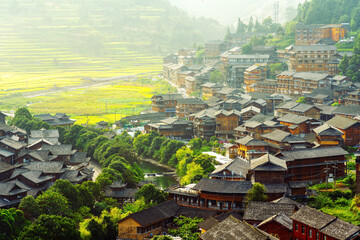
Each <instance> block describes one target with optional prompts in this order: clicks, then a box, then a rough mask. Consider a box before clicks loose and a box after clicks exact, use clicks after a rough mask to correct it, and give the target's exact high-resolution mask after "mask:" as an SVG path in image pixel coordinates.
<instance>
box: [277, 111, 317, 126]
mask: <svg viewBox="0 0 360 240" xmlns="http://www.w3.org/2000/svg"><path fill="white" fill-rule="evenodd" d="M310 119H311V118H310V117H305V116H300V115H297V114H292V113H289V114H286V115H285V116H283V117H281V118H278V119H277V120H278V121H281V122H287V123H293V124H300V123H303V122H306V121H308V120H310Z"/></svg>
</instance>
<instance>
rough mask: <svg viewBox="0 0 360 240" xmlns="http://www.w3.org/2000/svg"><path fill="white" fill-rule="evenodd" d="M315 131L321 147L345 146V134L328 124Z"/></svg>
mask: <svg viewBox="0 0 360 240" xmlns="http://www.w3.org/2000/svg"><path fill="white" fill-rule="evenodd" d="M313 131H314V133H315V134H316V142H317V143H318V144H319V145H320V146H321V147H336V146H341V145H343V144H344V139H343V138H342V136H343V135H344V133H343V132H341V131H340V130H338V129H336V128H334V127H332V126H329V125H328V124H327V123H325V124H323V125H321V126H319V127H317V128H315V129H314V130H313Z"/></svg>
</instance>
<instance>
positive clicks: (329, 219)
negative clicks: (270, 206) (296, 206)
mask: <svg viewBox="0 0 360 240" xmlns="http://www.w3.org/2000/svg"><path fill="white" fill-rule="evenodd" d="M291 218H292V219H293V233H294V235H293V236H294V238H295V239H299V240H305V239H327V240H355V239H359V234H360V227H358V226H356V225H353V224H351V223H348V222H345V221H343V220H341V219H339V218H337V217H335V216H332V215H329V214H327V213H324V212H322V211H319V210H316V209H313V208H310V207H308V206H305V207H302V208H301V209H300V210H299V211H297V212H296V213H294V215H292V216H291Z"/></svg>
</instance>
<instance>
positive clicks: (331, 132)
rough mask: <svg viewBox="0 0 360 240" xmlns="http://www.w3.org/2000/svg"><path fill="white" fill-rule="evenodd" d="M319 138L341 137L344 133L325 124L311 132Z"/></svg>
mask: <svg viewBox="0 0 360 240" xmlns="http://www.w3.org/2000/svg"><path fill="white" fill-rule="evenodd" d="M313 131H314V132H315V133H316V134H317V135H319V136H342V135H344V133H343V132H342V131H340V130H338V129H336V128H334V127H332V126H330V125H329V124H327V123H325V124H323V125H321V126H319V127H317V128H315V129H314V130H313Z"/></svg>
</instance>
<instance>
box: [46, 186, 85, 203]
mask: <svg viewBox="0 0 360 240" xmlns="http://www.w3.org/2000/svg"><path fill="white" fill-rule="evenodd" d="M49 191H54V192H58V193H60V194H62V195H63V196H64V197H66V198H67V200H68V203H69V205H70V207H71V208H72V209H73V210H76V209H78V208H80V207H81V206H82V205H83V204H84V202H83V201H82V199H81V197H80V192H79V190H78V188H77V187H75V186H74V185H73V184H72V183H71V182H69V181H68V180H62V179H58V180H56V181H55V183H54V185H52V186H51V187H50V189H49Z"/></svg>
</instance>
